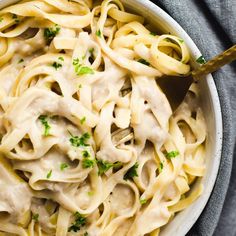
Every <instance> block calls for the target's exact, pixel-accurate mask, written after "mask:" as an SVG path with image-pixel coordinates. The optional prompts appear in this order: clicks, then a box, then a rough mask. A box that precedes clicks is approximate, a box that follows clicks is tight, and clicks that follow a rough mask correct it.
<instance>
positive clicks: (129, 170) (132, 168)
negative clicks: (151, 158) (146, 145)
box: [123, 162, 138, 180]
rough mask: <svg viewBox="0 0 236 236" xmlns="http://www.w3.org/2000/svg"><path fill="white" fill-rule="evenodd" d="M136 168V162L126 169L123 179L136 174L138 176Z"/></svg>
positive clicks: (130, 177)
mask: <svg viewBox="0 0 236 236" xmlns="http://www.w3.org/2000/svg"><path fill="white" fill-rule="evenodd" d="M137 169H138V162H136V163H135V164H134V165H133V166H132V167H131V168H129V169H128V171H127V172H126V174H125V175H124V178H123V179H124V180H128V179H130V180H131V179H133V177H135V176H137V177H138V173H137Z"/></svg>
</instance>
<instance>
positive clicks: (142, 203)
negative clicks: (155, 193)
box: [139, 198, 147, 205]
mask: <svg viewBox="0 0 236 236" xmlns="http://www.w3.org/2000/svg"><path fill="white" fill-rule="evenodd" d="M139 201H140V204H141V205H144V204H146V203H147V199H145V198H144V199H140V200H139Z"/></svg>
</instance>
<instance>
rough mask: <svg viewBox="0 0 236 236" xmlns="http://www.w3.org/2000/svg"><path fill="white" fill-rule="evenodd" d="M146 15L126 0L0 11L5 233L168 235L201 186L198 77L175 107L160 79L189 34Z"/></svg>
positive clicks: (182, 57) (55, 1) (176, 67)
mask: <svg viewBox="0 0 236 236" xmlns="http://www.w3.org/2000/svg"><path fill="white" fill-rule="evenodd" d="M145 25H146V23H145V19H144V18H143V17H142V16H138V15H135V14H131V13H128V12H126V11H125V9H124V7H123V5H122V3H121V2H120V1H119V0H104V1H102V2H99V3H96V4H94V3H93V2H92V1H90V0H87V1H82V0H81V1H80V0H76V1H66V0H35V1H34V0H33V1H32V0H29V1H21V2H19V3H17V4H15V5H12V6H10V7H7V8H4V9H3V10H1V11H0V67H1V68H0V137H1V144H0V152H1V156H0V187H1V193H0V235H20V236H27V235H29V236H39V235H56V236H66V235H83V236H88V235H89V236H112V235H116V236H125V235H129V236H142V235H150V236H151V235H158V234H159V233H160V232H161V227H162V226H165V225H166V224H168V222H169V221H170V220H171V219H172V218H173V217H174V215H175V213H177V212H179V211H181V210H183V209H185V208H186V207H188V206H189V205H190V204H191V203H192V202H193V201H195V200H196V199H197V197H199V195H200V194H201V193H202V191H203V188H202V186H201V185H193V183H194V181H195V180H196V179H198V178H200V177H202V176H203V175H204V171H205V139H206V127H205V122H204V117H203V114H202V111H201V109H200V107H199V104H198V88H197V85H193V86H192V87H191V89H190V91H189V93H188V95H187V97H186V99H185V100H184V102H183V103H182V105H181V106H180V107H179V108H178V110H177V111H176V112H175V113H172V110H171V106H170V104H169V101H168V100H167V98H166V96H165V94H164V93H163V92H162V90H161V89H160V88H159V86H158V78H159V77H161V76H164V75H177V76H178V75H179V76H182V75H185V74H188V73H189V71H190V65H189V59H190V55H189V52H188V49H187V46H186V45H185V43H184V41H183V40H182V39H180V38H179V37H177V36H174V35H170V34H163V35H156V34H154V33H153V32H150V31H149V30H148V29H147V27H145ZM173 96H174V94H173Z"/></svg>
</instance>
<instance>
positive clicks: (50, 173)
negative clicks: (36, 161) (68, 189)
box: [47, 170, 52, 179]
mask: <svg viewBox="0 0 236 236" xmlns="http://www.w3.org/2000/svg"><path fill="white" fill-rule="evenodd" d="M51 176H52V170H50V171H49V172H48V173H47V179H50V178H51Z"/></svg>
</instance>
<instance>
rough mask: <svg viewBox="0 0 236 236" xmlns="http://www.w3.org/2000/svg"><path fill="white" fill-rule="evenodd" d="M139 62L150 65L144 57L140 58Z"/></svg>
mask: <svg viewBox="0 0 236 236" xmlns="http://www.w3.org/2000/svg"><path fill="white" fill-rule="evenodd" d="M138 62H139V63H142V64H144V65H146V66H150V63H149V62H148V61H146V60H145V59H143V58H141V59H139V60H138Z"/></svg>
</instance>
